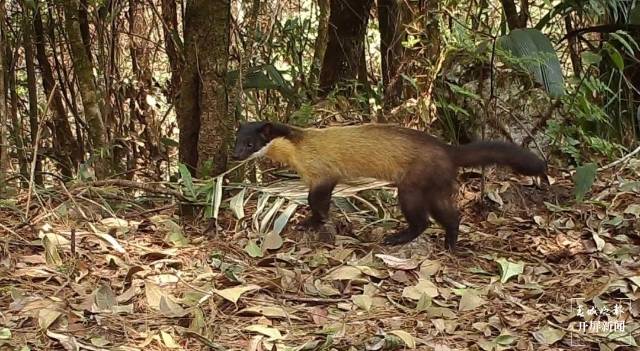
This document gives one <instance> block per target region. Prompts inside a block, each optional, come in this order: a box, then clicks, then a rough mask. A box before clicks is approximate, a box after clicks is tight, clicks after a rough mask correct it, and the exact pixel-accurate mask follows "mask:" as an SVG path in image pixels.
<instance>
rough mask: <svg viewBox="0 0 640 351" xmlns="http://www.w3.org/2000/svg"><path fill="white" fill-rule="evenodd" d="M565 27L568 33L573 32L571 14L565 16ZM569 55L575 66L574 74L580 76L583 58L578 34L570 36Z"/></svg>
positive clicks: (573, 66) (572, 65)
mask: <svg viewBox="0 0 640 351" xmlns="http://www.w3.org/2000/svg"><path fill="white" fill-rule="evenodd" d="M564 28H565V29H566V30H567V33H571V32H573V23H572V22H571V16H570V15H569V14H567V15H565V17H564ZM567 39H568V41H569V57H570V58H571V67H572V68H573V74H574V75H575V76H576V77H580V76H581V75H582V60H581V59H580V54H579V53H578V52H579V50H580V44H579V42H578V37H577V36H574V35H572V36H569V37H568V38H567Z"/></svg>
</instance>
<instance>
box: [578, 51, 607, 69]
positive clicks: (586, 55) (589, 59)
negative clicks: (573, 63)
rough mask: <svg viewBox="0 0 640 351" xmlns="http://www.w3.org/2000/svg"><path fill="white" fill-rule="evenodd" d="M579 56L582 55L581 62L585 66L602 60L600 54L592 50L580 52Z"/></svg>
mask: <svg viewBox="0 0 640 351" xmlns="http://www.w3.org/2000/svg"><path fill="white" fill-rule="evenodd" d="M580 56H581V57H582V63H583V64H584V65H585V66H590V65H597V64H599V63H600V61H602V56H600V55H599V54H596V53H595V52H593V51H585V52H583V53H582V54H580Z"/></svg>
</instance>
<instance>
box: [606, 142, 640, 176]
mask: <svg viewBox="0 0 640 351" xmlns="http://www.w3.org/2000/svg"><path fill="white" fill-rule="evenodd" d="M639 152H640V146H638V147H637V148H636V149H635V150H633V151H631V152H630V153H628V154H626V155H624V156H622V157H621V158H620V159H618V160H615V161H613V162H611V163H609V164H608V165H604V166H602V167H600V168H598V171H604V170H606V169H609V168H611V167H613V166H616V165H619V164H621V163H623V162H626V161H627V160H628V159H630V158H632V157H633V156H634V155H635V154H637V153H639Z"/></svg>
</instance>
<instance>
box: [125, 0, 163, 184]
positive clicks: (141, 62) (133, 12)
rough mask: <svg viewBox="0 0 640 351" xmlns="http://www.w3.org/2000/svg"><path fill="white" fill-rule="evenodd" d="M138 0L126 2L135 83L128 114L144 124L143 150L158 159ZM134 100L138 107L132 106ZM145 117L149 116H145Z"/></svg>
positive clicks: (147, 55) (147, 52) (146, 49)
mask: <svg viewBox="0 0 640 351" xmlns="http://www.w3.org/2000/svg"><path fill="white" fill-rule="evenodd" d="M138 1H139V0H130V1H129V33H131V36H130V38H129V45H130V46H129V52H130V54H131V66H132V69H133V74H134V75H135V77H136V80H137V82H138V84H137V85H133V86H132V89H131V94H130V95H131V96H130V98H131V103H132V104H133V105H132V108H131V115H132V120H134V121H137V122H139V123H140V124H142V125H143V126H144V128H143V132H142V133H143V136H144V139H145V141H146V147H145V148H146V150H147V151H148V152H149V155H148V156H149V158H150V159H159V158H160V149H159V145H160V140H159V139H160V137H159V135H158V133H157V132H156V131H157V130H158V128H157V126H156V125H155V118H153V109H150V108H149V106H148V105H147V99H146V96H147V91H149V90H150V88H151V84H152V72H151V67H150V62H149V60H150V51H151V48H150V47H149V42H148V41H146V40H142V39H140V38H144V36H145V31H146V30H147V28H148V27H147V24H146V23H145V17H144V8H143V7H141V6H139V4H138ZM136 103H137V105H138V108H135V104H136ZM147 116H150V117H151V118H149V119H147ZM130 147H131V148H136V145H135V143H132V145H130ZM156 173H158V174H160V170H159V169H156Z"/></svg>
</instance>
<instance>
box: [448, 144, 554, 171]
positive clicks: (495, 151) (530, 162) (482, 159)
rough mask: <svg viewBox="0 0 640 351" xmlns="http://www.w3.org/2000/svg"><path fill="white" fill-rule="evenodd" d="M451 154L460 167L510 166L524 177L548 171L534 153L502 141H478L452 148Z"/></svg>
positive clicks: (542, 161)
mask: <svg viewBox="0 0 640 351" xmlns="http://www.w3.org/2000/svg"><path fill="white" fill-rule="evenodd" d="M449 154H450V155H451V159H452V160H453V163H454V164H455V165H456V166H458V167H479V166H488V165H492V164H496V165H502V166H509V167H511V169H513V170H514V171H515V172H517V173H520V174H523V175H531V176H539V175H543V174H545V173H546V171H547V163H546V162H545V161H544V160H542V159H541V158H540V157H538V156H536V155H535V154H534V153H532V152H530V151H528V150H525V149H523V148H521V147H519V146H516V145H514V144H511V143H506V142H502V141H477V142H473V143H469V144H465V145H460V146H452V147H451V148H450V149H449Z"/></svg>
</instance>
